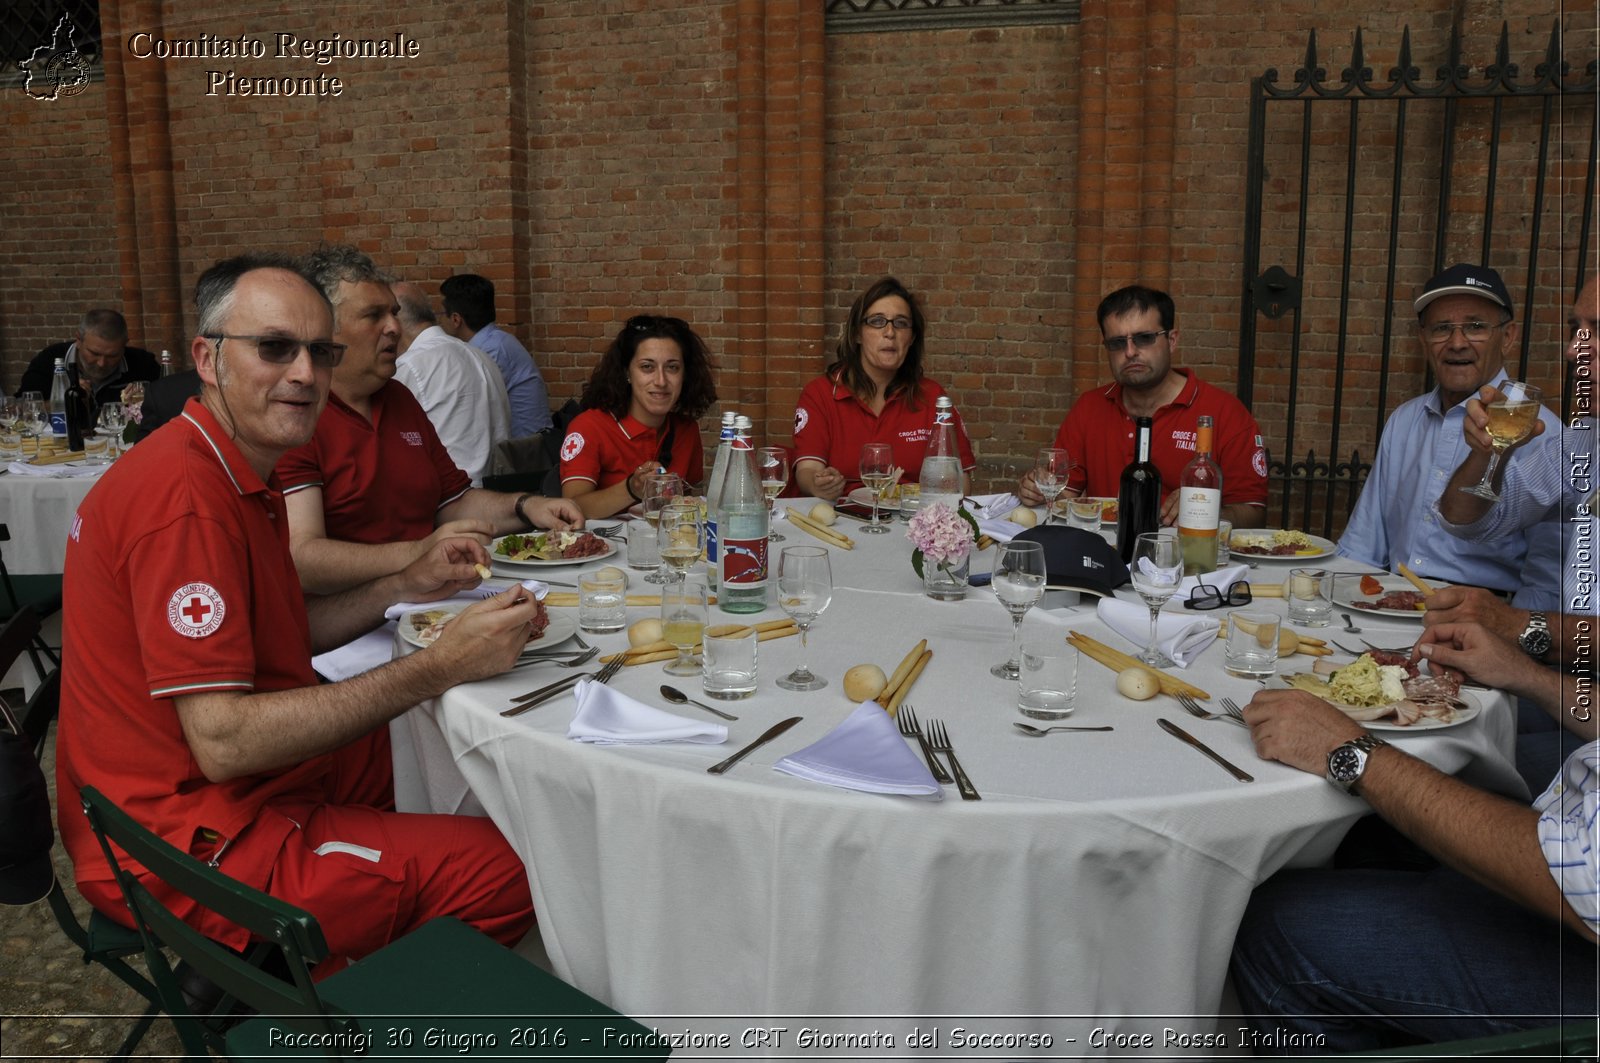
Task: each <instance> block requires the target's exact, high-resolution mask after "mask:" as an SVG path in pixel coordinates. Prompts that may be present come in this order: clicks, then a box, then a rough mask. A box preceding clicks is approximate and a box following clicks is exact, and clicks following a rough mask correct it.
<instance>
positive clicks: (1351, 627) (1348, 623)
mask: <svg viewBox="0 0 1600 1063" xmlns="http://www.w3.org/2000/svg"><path fill="white" fill-rule="evenodd" d="M1339 615H1340V616H1342V617H1344V629H1345V630H1346V631H1348V632H1350V634H1352V635H1359V634H1361V629H1360V628H1358V627H1356V623H1355V621H1354V620H1351V619H1350V614H1349V613H1340V614H1339Z"/></svg>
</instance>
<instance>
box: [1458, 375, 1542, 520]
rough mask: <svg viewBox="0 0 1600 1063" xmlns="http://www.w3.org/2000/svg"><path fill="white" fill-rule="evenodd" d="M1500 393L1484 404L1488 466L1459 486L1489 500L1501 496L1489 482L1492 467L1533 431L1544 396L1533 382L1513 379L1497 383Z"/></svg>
mask: <svg viewBox="0 0 1600 1063" xmlns="http://www.w3.org/2000/svg"><path fill="white" fill-rule="evenodd" d="M1500 394H1501V395H1502V396H1504V397H1503V398H1499V399H1496V400H1495V401H1493V402H1491V403H1489V404H1488V405H1487V406H1485V407H1484V410H1485V411H1486V412H1487V413H1488V414H1489V424H1488V426H1487V431H1488V433H1489V441H1490V442H1491V443H1492V444H1493V445H1494V449H1493V450H1491V451H1490V452H1489V467H1488V468H1486V469H1484V470H1483V479H1481V480H1479V481H1478V482H1477V483H1475V484H1473V485H1472V486H1471V487H1463V488H1462V489H1461V490H1463V491H1465V492H1466V493H1467V494H1469V495H1477V496H1478V497H1479V498H1487V499H1488V500H1489V501H1491V502H1496V501H1498V500H1499V498H1500V496H1499V494H1497V493H1496V492H1495V489H1494V484H1493V482H1492V481H1493V480H1494V470H1495V469H1496V468H1497V467H1498V466H1499V464H1500V455H1501V454H1503V453H1505V452H1506V451H1507V450H1510V449H1511V448H1512V447H1514V446H1516V445H1517V444H1518V443H1520V442H1522V441H1523V440H1524V439H1527V438H1528V437H1529V436H1530V435H1532V434H1533V426H1534V425H1536V424H1538V423H1539V400H1540V399H1542V398H1544V392H1542V391H1540V390H1539V389H1538V388H1536V387H1534V386H1533V385H1532V384H1523V383H1520V382H1519V381H1516V380H1508V381H1506V382H1505V383H1504V384H1502V385H1500Z"/></svg>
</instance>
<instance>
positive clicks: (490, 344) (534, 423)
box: [439, 273, 551, 439]
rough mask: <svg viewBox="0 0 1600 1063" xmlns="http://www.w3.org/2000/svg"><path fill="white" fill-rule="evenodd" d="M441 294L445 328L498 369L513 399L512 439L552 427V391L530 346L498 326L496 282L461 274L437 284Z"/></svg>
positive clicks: (443, 325)
mask: <svg viewBox="0 0 1600 1063" xmlns="http://www.w3.org/2000/svg"><path fill="white" fill-rule="evenodd" d="M439 292H440V294H441V295H443V296H444V318H445V319H444V321H443V322H442V323H441V325H442V327H443V328H444V330H445V331H446V332H448V333H450V335H452V336H454V337H455V338H456V339H458V340H463V341H465V342H467V343H470V344H472V346H474V347H476V348H478V350H480V351H483V352H484V353H485V354H487V355H488V356H489V357H490V358H492V359H494V364H495V365H497V366H499V367H500V375H501V376H503V377H504V378H505V382H506V395H507V397H509V398H510V400H511V435H512V438H515V439H520V438H522V437H523V436H531V435H533V434H534V433H535V432H543V431H545V430H546V429H548V428H549V427H550V424H551V417H550V393H549V391H548V390H547V389H546V388H545V384H544V377H543V376H541V375H540V373H539V367H538V366H537V365H536V364H534V361H533V355H531V354H529V353H528V348H526V347H524V346H523V345H522V344H521V342H520V341H518V339H517V338H516V337H515V336H513V335H512V334H511V333H509V332H507V331H505V330H504V329H502V328H501V327H500V326H499V325H496V324H495V323H494V282H492V281H490V280H489V279H488V278H487V277H480V276H479V275H478V274H476V273H458V274H456V275H455V276H453V277H450V278H448V279H447V280H445V282H444V283H443V284H441V285H439Z"/></svg>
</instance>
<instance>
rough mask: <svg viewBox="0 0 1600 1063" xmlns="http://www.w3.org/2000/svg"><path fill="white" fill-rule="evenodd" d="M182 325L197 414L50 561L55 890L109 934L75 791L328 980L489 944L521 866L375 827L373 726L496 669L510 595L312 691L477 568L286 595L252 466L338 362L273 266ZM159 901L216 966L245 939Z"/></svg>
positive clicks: (427, 829)
mask: <svg viewBox="0 0 1600 1063" xmlns="http://www.w3.org/2000/svg"><path fill="white" fill-rule="evenodd" d="M195 302H196V304H197V308H198V310H199V325H200V327H199V335H197V336H196V337H195V338H194V340H193V342H192V343H191V346H190V353H191V355H192V356H193V358H194V363H195V369H196V371H197V372H198V374H199V376H200V380H201V382H202V387H201V393H200V395H199V397H198V398H195V399H191V400H190V401H189V403H188V405H187V406H186V407H185V408H184V411H183V413H182V414H181V415H180V416H179V417H177V418H175V419H174V420H173V421H171V422H170V423H168V424H167V425H166V426H165V427H163V428H162V429H161V430H160V431H158V432H156V433H154V434H153V435H151V437H150V438H149V439H147V440H146V441H145V442H143V443H141V444H139V445H138V446H137V447H135V448H134V449H133V450H132V451H130V452H129V453H128V455H127V456H126V457H124V458H122V459H120V460H119V461H118V462H117V463H116V464H115V465H114V466H112V467H111V468H110V469H109V470H108V471H107V472H106V473H105V474H104V476H102V477H101V479H100V482H99V483H98V484H96V485H95V487H94V489H93V490H92V491H90V492H89V495H88V497H87V498H85V499H84V502H83V504H82V506H81V507H79V509H78V515H77V519H76V520H75V521H74V523H73V528H72V534H71V536H70V538H69V541H68V543H67V560H66V576H65V585H64V589H63V596H64V600H65V606H64V609H63V617H64V619H63V625H62V631H63V637H64V640H65V641H64V649H63V657H64V658H65V659H66V660H68V661H70V662H71V667H69V668H67V669H65V671H64V672H63V674H62V682H61V727H60V733H59V736H58V745H57V751H56V765H57V773H58V782H59V791H60V802H59V806H58V807H59V811H60V816H59V819H60V829H61V836H62V839H63V842H64V843H65V845H66V849H67V852H68V854H69V855H70V856H71V857H72V862H73V867H74V872H75V875H76V878H77V883H78V888H79V890H80V892H82V893H83V895H84V897H85V898H87V899H88V900H89V901H90V902H91V903H92V904H93V905H94V906H95V907H96V908H97V909H99V910H100V911H102V912H104V913H105V914H106V915H108V916H109V917H111V918H112V919H114V920H117V921H118V922H121V923H124V924H126V923H128V920H129V918H130V917H129V914H128V910H127V906H126V905H125V904H124V903H123V901H122V893H121V890H120V888H119V887H118V885H117V882H116V880H115V879H114V878H113V876H112V873H111V868H110V866H109V863H108V861H107V859H106V857H105V854H104V853H103V852H102V850H101V847H100V845H99V844H98V843H97V841H96V839H95V836H94V833H93V832H92V830H91V829H90V827H89V824H88V821H87V820H86V819H85V817H84V815H83V811H82V807H81V805H80V803H79V801H78V799H77V795H78V792H79V791H80V790H81V789H82V788H83V787H84V786H94V787H96V788H97V789H99V790H100V791H101V792H103V793H104V794H106V796H107V797H109V798H110V799H111V800H113V801H114V802H116V803H117V805H119V806H120V807H121V808H123V809H124V810H125V811H126V812H127V813H128V814H129V815H131V816H133V817H134V818H135V819H136V820H138V821H139V822H140V823H141V824H142V825H143V826H145V827H147V828H148V829H150V830H152V831H155V832H156V833H158V834H160V835H161V836H162V837H164V838H166V839H167V840H168V841H170V842H171V843H172V844H174V845H176V846H178V847H179V848H181V849H183V850H184V851H185V852H188V853H189V854H191V855H192V856H195V857H196V858H198V859H201V860H205V861H207V862H209V863H210V864H211V865H212V866H214V867H220V869H221V870H222V871H223V872H224V873H225V874H227V875H229V876H231V877H233V878H235V879H238V880H239V881H242V882H245V883H248V884H250V885H252V886H255V887H256V888H258V889H262V890H266V891H267V892H269V893H271V894H273V895H274V896H277V897H280V898H283V899H284V900H287V901H289V902H290V903H292V904H297V905H299V906H301V907H304V908H306V909H309V910H310V911H311V912H312V914H314V915H315V916H317V919H318V921H319V922H320V923H321V924H322V929H323V932H324V933H325V934H326V935H327V939H328V945H329V947H330V950H331V953H332V955H333V956H334V957H337V958H338V961H340V962H342V961H343V960H344V959H349V958H358V957H360V956H363V955H366V954H367V953H370V952H373V951H376V950H377V949H379V948H381V947H382V946H383V945H385V944H387V943H388V942H389V941H390V940H392V939H393V938H395V937H399V936H400V935H403V934H405V933H407V932H408V931H410V930H412V929H414V928H416V927H418V926H420V925H421V924H422V923H423V922H426V921H427V920H428V919H430V918H433V917H435V916H440V915H453V916H456V917H457V918H460V919H462V920H463V921H465V922H467V923H469V924H471V925H473V926H476V927H477V928H479V929H480V930H482V931H483V932H484V933H486V934H489V935H490V936H492V937H495V938H496V939H498V940H499V941H501V942H503V943H505V944H507V945H511V944H514V943H515V942H516V941H518V940H519V939H520V938H521V937H522V935H523V934H524V933H526V931H527V929H528V927H529V926H530V925H531V923H532V916H533V911H532V900H531V897H530V893H529V888H528V881H527V874H526V872H525V870H524V868H523V864H522V861H521V859H520V858H519V857H518V856H517V855H516V853H515V852H514V851H513V850H512V849H511V846H510V845H509V844H508V843H507V842H506V840H505V839H504V837H502V836H501V834H500V833H499V831H498V830H497V829H496V828H495V827H494V825H493V824H492V823H490V822H489V821H488V820H486V819H483V818H480V817H476V816H459V817H458V816H433V815H402V814H400V813H397V812H395V811H394V777H393V773H392V768H391V753H390V750H389V728H388V723H389V721H390V720H391V719H393V718H394V717H396V716H398V715H399V714H400V713H402V712H404V711H406V710H407V709H409V708H410V707H411V706H412V705H414V704H416V702H417V701H419V700H421V699H424V698H429V697H435V696H437V695H439V694H441V693H443V692H444V691H445V690H447V689H448V688H450V687H451V686H454V685H456V684H458V683H465V682H471V681H473V680H477V679H483V678H486V677H488V676H491V675H498V674H500V673H501V672H503V671H505V670H506V669H507V668H509V667H511V665H512V663H513V662H514V661H515V660H516V658H517V655H518V653H519V652H520V651H521V650H522V648H523V647H524V646H525V645H526V643H527V638H528V632H529V630H530V625H532V624H533V623H534V622H535V620H536V619H537V617H538V615H539V612H540V606H539V603H538V602H536V601H534V600H533V599H532V598H531V596H526V595H523V594H521V593H520V588H518V589H513V590H511V591H508V592H506V593H504V594H501V595H497V596H496V597H494V598H491V599H488V600H486V601H484V602H481V603H478V604H476V605H474V606H473V607H471V608H469V609H467V610H465V611H463V612H462V613H461V614H460V615H459V616H458V617H457V619H456V620H454V621H453V622H452V623H451V624H450V625H449V626H448V628H447V629H446V630H445V631H444V632H443V633H442V634H441V635H440V638H439V640H438V641H437V642H436V643H434V644H433V645H432V646H430V647H428V648H427V649H424V650H421V651H419V652H417V653H414V654H411V655H409V656H407V657H404V658H401V659H399V660H396V661H392V662H389V663H387V664H384V665H381V666H380V667H378V668H374V669H373V670H371V671H369V672H367V673H365V674H363V675H360V676H357V677H356V678H354V679H350V680H347V681H346V682H342V683H322V682H319V681H318V679H317V675H316V673H315V672H314V671H313V670H312V665H311V657H312V654H313V653H316V652H319V651H326V650H329V649H332V648H334V647H335V646H339V645H343V644H344V643H346V642H348V641H349V640H351V639H353V638H355V637H357V636H358V635H360V634H362V633H363V632H365V631H370V630H372V629H374V628H376V627H377V626H378V625H379V624H381V623H382V622H383V613H384V610H385V609H386V608H388V607H389V606H391V605H393V604H395V603H396V602H402V601H411V602H426V601H433V600H437V599H439V598H444V597H448V596H449V595H451V594H454V593H457V592H458V591H460V590H461V589H464V588H466V587H471V586H476V585H477V583H478V574H477V570H476V568H475V567H474V566H475V565H481V564H484V563H486V562H487V560H488V555H487V553H486V552H485V551H484V550H483V548H482V546H480V545H479V544H478V543H477V542H475V541H473V540H471V539H469V538H464V537H456V538H451V539H448V540H445V541H441V542H439V543H438V544H437V545H435V546H434V547H433V548H431V549H430V550H428V551H427V552H426V553H425V554H424V555H423V556H422V557H420V558H418V559H417V560H416V561H414V562H412V563H411V564H409V565H406V566H404V567H403V568H402V569H401V570H399V571H397V572H395V573H393V574H390V575H385V576H384V577H383V578H381V579H378V580H374V581H372V582H371V583H367V584H363V585H361V586H359V587H356V588H353V589H351V590H350V591H348V592H346V593H343V594H337V595H329V596H325V597H314V598H312V597H308V596H305V595H303V594H302V593H301V591H300V588H299V586H298V583H297V580H296V574H295V567H294V561H293V559H292V558H291V556H290V553H289V536H288V528H287V524H288V519H287V515H286V513H285V509H284V501H283V495H282V491H281V483H280V481H279V479H278V477H277V475H276V473H275V468H276V466H277V464H278V459H279V458H280V456H281V455H282V454H283V453H284V451H286V450H288V449H289V448H290V447H293V446H296V445H298V444H300V443H303V442H305V440H307V439H309V438H310V437H311V434H312V432H313V430H314V429H315V428H316V425H317V421H318V416H319V414H321V413H322V411H323V408H324V405H325V403H326V402H327V400H328V391H329V384H330V378H331V377H332V375H333V372H334V369H335V367H336V366H337V365H338V364H339V362H340V361H341V360H342V358H343V356H344V354H345V350H344V347H343V346H342V345H341V344H339V343H338V342H336V341H335V340H334V338H333V311H332V308H331V307H330V306H329V304H328V301H327V299H326V298H325V297H324V296H323V294H322V293H321V292H320V291H318V289H317V287H316V286H315V285H314V284H313V283H312V282H311V280H310V278H308V277H307V276H305V275H304V273H302V272H301V269H300V266H299V265H298V264H297V263H295V262H293V261H291V260H289V259H286V258H283V257H281V256H241V257H238V258H234V259H228V260H225V261H223V262H219V263H217V264H216V265H214V266H212V267H211V268H210V269H208V270H207V271H206V272H205V273H204V274H203V275H202V276H201V278H200V282H199V284H198V286H197V288H196V297H195ZM458 627H459V628H460V630H459V631H458V630H457V628H458ZM107 632H114V633H115V635H114V636H113V637H108V635H107ZM124 866H126V865H124ZM165 900H166V903H168V904H169V906H170V907H171V908H172V910H173V912H174V914H176V915H177V916H178V917H180V918H182V919H184V920H185V921H187V922H189V923H191V924H192V925H194V926H195V927H197V928H198V929H199V930H200V931H201V932H202V933H205V934H207V935H208V936H210V937H213V938H215V939H216V940H217V941H219V942H221V943H223V944H224V945H226V946H228V947H230V948H235V949H238V948H243V947H244V946H245V945H246V944H247V943H248V942H249V939H250V932H249V931H248V930H246V929H244V928H242V927H239V926H237V925H236V924H233V923H230V922H228V921H227V920H225V919H222V918H221V917H219V916H217V915H216V914H214V913H212V912H209V911H207V910H206V909H204V908H202V907H200V906H199V904H198V903H197V902H195V901H193V900H192V899H189V900H186V899H184V898H165Z"/></svg>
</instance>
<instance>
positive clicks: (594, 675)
mask: <svg viewBox="0 0 1600 1063" xmlns="http://www.w3.org/2000/svg"><path fill="white" fill-rule="evenodd" d="M621 670H622V655H621V654H618V655H617V656H616V657H614V658H612V659H611V662H610V663H609V664H607V665H606V666H605V667H604V668H601V669H600V670H599V671H598V672H585V673H583V674H582V675H574V676H568V677H567V678H565V679H561V680H558V681H557V682H554V683H551V684H550V685H549V686H547V687H540V688H539V689H538V690H535V691H533V692H532V693H531V694H524V695H522V696H521V697H519V698H513V699H512V701H514V702H515V703H516V704H514V705H512V706H511V708H509V709H507V710H506V711H504V712H502V713H501V714H500V715H501V716H520V715H522V714H523V713H525V712H527V711H528V710H529V709H532V708H535V707H537V706H539V705H543V704H544V703H545V702H547V701H549V700H550V699H551V698H556V697H560V696H561V695H562V694H565V693H566V692H567V691H569V690H571V689H572V688H573V687H575V686H577V685H578V683H579V682H580V681H581V680H584V679H593V680H594V681H595V682H596V683H606V682H609V681H610V680H611V678H612V677H613V676H615V675H616V674H617V673H618V672H619V671H621Z"/></svg>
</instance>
